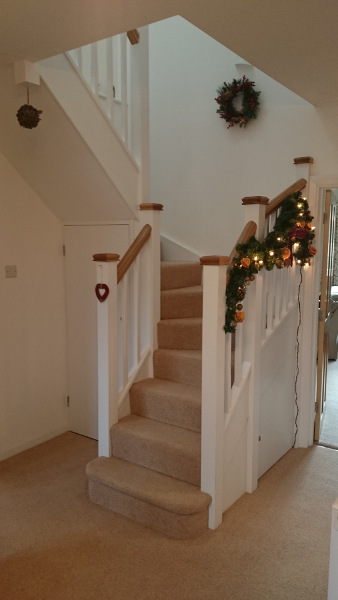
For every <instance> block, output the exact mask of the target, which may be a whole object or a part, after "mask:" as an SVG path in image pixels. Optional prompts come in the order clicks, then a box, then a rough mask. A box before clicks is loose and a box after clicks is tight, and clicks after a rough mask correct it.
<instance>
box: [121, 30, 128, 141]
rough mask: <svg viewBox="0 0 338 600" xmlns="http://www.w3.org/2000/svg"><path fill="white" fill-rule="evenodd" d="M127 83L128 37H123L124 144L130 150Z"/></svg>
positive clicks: (122, 103) (122, 98) (122, 92)
mask: <svg viewBox="0 0 338 600" xmlns="http://www.w3.org/2000/svg"><path fill="white" fill-rule="evenodd" d="M127 81H128V64H127V36H126V35H124V36H121V107H122V122H123V134H122V137H123V139H124V143H125V144H126V146H127V148H129V138H128V133H129V131H128V130H129V126H128V97H127V92H128V90H127Z"/></svg>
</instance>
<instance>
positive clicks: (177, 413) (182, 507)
mask: <svg viewBox="0 0 338 600" xmlns="http://www.w3.org/2000/svg"><path fill="white" fill-rule="evenodd" d="M201 276H202V268H201V265H199V264H198V263H196V264H195V263H188V264H187V263H178V264H173V263H163V264H162V275H161V288H162V292H161V321H160V323H158V349H157V350H156V351H155V352H154V355H153V367H154V378H153V379H149V378H148V379H145V380H143V381H140V382H137V383H135V384H134V386H133V387H132V388H131V391H130V407H131V414H130V415H128V416H127V417H124V418H123V419H120V420H119V422H118V423H117V424H116V425H114V426H113V427H112V430H111V442H112V454H113V456H112V458H99V459H97V460H95V461H93V462H91V463H90V464H89V465H88V467H87V476H88V480H89V496H90V498H91V500H93V501H94V502H96V503H97V504H101V506H104V507H105V508H109V509H111V510H114V511H116V512H119V513H120V514H123V515H125V516H128V517H130V518H132V519H134V520H137V521H139V522H140V523H144V524H147V525H151V526H152V527H154V528H155V529H157V530H159V531H161V532H162V533H165V534H166V535H169V536H172V537H178V538H188V537H194V536H197V535H200V534H201V533H202V532H203V531H205V530H206V528H207V526H208V507H209V504H210V502H211V498H210V496H209V495H208V494H203V493H202V492H201V490H200V487H199V486H200V479H201V435H200V430H201V373H202V357H201V348H202V318H201V317H202V285H201Z"/></svg>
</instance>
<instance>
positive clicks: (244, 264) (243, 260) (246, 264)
mask: <svg viewBox="0 0 338 600" xmlns="http://www.w3.org/2000/svg"><path fill="white" fill-rule="evenodd" d="M250 264H251V260H250V258H248V257H244V258H241V265H242V267H244V268H245V269H248V267H250Z"/></svg>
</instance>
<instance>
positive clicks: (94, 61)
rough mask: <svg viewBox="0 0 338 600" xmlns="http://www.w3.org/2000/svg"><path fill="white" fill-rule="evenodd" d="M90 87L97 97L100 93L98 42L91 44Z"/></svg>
mask: <svg viewBox="0 0 338 600" xmlns="http://www.w3.org/2000/svg"><path fill="white" fill-rule="evenodd" d="M90 87H91V89H92V91H93V93H94V94H95V96H96V98H98V95H99V66H98V48H97V44H91V47H90Z"/></svg>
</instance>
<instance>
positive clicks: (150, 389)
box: [130, 378, 201, 432]
mask: <svg viewBox="0 0 338 600" xmlns="http://www.w3.org/2000/svg"><path fill="white" fill-rule="evenodd" d="M130 408H131V413H132V414H135V415H140V416H142V417H146V418H149V419H154V420H156V421H161V422H163V423H170V424H171V425H175V426H177V427H181V428H185V429H191V430H193V431H198V432H200V431H201V388H198V387H195V386H191V385H184V384H183V383H178V382H176V381H169V380H168V379H156V378H153V379H152V378H149V379H143V380H141V381H138V382H136V383H134V385H133V386H132V388H131V390H130Z"/></svg>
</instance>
